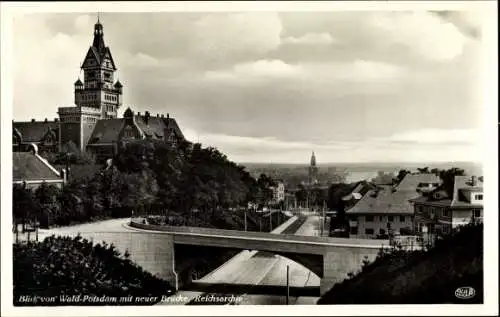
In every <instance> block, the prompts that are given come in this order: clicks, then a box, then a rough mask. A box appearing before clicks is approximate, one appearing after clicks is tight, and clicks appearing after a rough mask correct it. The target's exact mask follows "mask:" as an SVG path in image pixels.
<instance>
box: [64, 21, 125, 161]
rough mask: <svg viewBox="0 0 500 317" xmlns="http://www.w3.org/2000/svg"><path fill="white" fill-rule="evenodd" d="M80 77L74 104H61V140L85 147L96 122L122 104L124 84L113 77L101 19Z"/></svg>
mask: <svg viewBox="0 0 500 317" xmlns="http://www.w3.org/2000/svg"><path fill="white" fill-rule="evenodd" d="M81 69H82V71H83V76H84V81H83V82H82V81H81V80H80V78H78V80H77V81H76V82H75V84H74V89H75V91H74V94H75V99H74V102H75V106H74V107H60V108H59V109H58V114H59V119H60V131H61V133H60V136H61V140H60V143H61V144H66V143H67V142H69V141H72V142H73V143H75V144H76V145H77V146H78V148H80V149H81V150H82V151H83V150H85V148H86V146H87V143H88V140H89V138H90V135H91V134H92V131H93V130H94V127H95V126H96V124H97V122H98V121H99V120H102V119H113V118H117V116H118V109H119V108H120V106H121V105H122V94H123V85H122V84H121V83H120V81H118V80H117V81H116V82H115V81H114V80H115V79H114V77H115V72H116V71H117V68H116V65H115V62H114V60H113V56H112V55H111V51H110V49H109V47H107V46H106V45H105V43H104V29H103V26H102V24H101V23H100V21H99V20H98V21H97V23H96V24H95V25H94V40H93V42H92V46H91V47H90V48H89V50H88V51H87V54H86V55H85V58H84V60H83V63H82V66H81Z"/></svg>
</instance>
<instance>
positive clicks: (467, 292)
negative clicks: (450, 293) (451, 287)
mask: <svg viewBox="0 0 500 317" xmlns="http://www.w3.org/2000/svg"><path fill="white" fill-rule="evenodd" d="M475 295H476V290H475V289H474V288H472V287H470V286H464V287H459V288H457V289H456V290H455V297H456V298H459V299H471V298H472V297H474V296H475Z"/></svg>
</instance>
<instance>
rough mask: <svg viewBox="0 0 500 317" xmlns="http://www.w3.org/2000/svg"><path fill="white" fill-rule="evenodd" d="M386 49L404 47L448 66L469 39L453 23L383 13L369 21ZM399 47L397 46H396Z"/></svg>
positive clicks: (417, 14) (419, 13)
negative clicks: (448, 62)
mask: <svg viewBox="0 0 500 317" xmlns="http://www.w3.org/2000/svg"><path fill="white" fill-rule="evenodd" d="M368 22H369V25H371V26H372V27H373V30H372V32H373V33H375V34H377V37H376V39H378V40H379V41H383V42H384V43H385V45H386V46H387V45H403V46H404V47H407V48H408V49H409V52H410V53H412V54H415V55H416V56H418V57H421V58H425V59H429V60H433V61H438V62H445V61H451V60H453V59H455V58H457V57H458V56H460V55H461V54H462V52H463V50H464V46H465V44H466V42H467V38H466V37H465V36H464V35H463V34H462V32H460V30H459V29H458V28H457V27H456V26H455V25H454V24H453V23H451V22H449V21H446V20H443V19H441V18H439V17H438V16H436V15H434V14H431V13H429V12H425V11H413V12H401V13H399V14H394V13H393V12H380V13H378V14H376V15H372V16H371V18H370V19H369V20H368ZM395 47H397V46H395Z"/></svg>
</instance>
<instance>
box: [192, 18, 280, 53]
mask: <svg viewBox="0 0 500 317" xmlns="http://www.w3.org/2000/svg"><path fill="white" fill-rule="evenodd" d="M281 31H282V25H281V20H280V19H279V16H278V15H277V14H274V13H266V12H260V13H252V12H245V13H233V14H207V15H204V16H202V17H201V18H199V19H198V20H196V21H195V22H194V24H193V30H192V34H191V38H192V46H191V48H192V50H193V51H194V52H196V53H197V54H198V55H201V56H202V57H203V58H207V57H208V58H227V56H228V55H230V54H237V53H242V52H244V53H246V54H248V53H265V52H268V51H271V50H274V49H276V48H277V47H278V46H279V45H280V43H281V38H280V34H281Z"/></svg>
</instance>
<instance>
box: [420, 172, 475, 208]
mask: <svg viewBox="0 0 500 317" xmlns="http://www.w3.org/2000/svg"><path fill="white" fill-rule="evenodd" d="M471 180H472V177H471V176H455V180H454V184H453V196H452V197H449V196H448V194H447V193H446V190H444V188H442V187H440V188H438V189H436V190H434V191H432V192H431V193H429V195H428V196H425V197H419V198H417V199H412V200H411V201H412V202H414V203H420V204H428V205H433V206H443V207H480V206H481V205H477V204H471V203H470V200H469V199H468V198H467V195H464V193H465V192H474V191H475V192H482V191H483V187H482V186H483V183H482V182H481V181H479V179H477V178H475V184H472V182H471Z"/></svg>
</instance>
